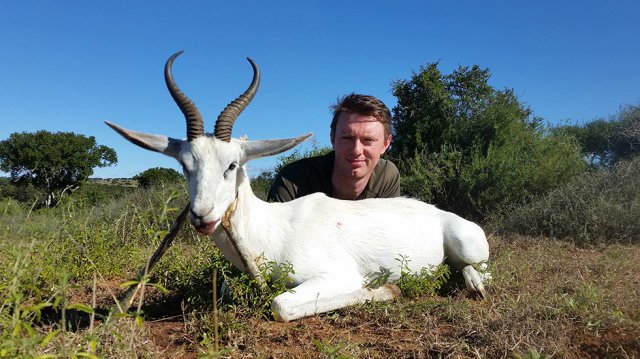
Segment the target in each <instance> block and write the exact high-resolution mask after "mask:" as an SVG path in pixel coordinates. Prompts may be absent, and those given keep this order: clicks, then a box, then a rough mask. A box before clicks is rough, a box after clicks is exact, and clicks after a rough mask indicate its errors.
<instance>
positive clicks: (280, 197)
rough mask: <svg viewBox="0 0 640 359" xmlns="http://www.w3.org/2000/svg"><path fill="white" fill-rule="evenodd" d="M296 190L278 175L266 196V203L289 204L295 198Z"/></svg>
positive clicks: (290, 183)
mask: <svg viewBox="0 0 640 359" xmlns="http://www.w3.org/2000/svg"><path fill="white" fill-rule="evenodd" d="M296 193H297V188H296V186H295V185H294V184H293V183H292V182H291V181H289V180H287V179H286V178H284V177H282V174H280V173H278V175H277V176H276V179H275V180H274V181H273V184H272V185H271V188H270V189H269V194H268V195H267V201H269V202H289V201H291V200H293V199H295V198H296Z"/></svg>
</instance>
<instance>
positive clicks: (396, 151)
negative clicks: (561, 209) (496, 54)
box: [389, 64, 585, 219]
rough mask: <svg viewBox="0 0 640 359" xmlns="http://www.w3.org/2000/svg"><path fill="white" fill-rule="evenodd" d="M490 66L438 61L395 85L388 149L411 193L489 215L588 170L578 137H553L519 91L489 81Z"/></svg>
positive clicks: (470, 214) (457, 209)
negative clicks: (442, 65) (447, 69)
mask: <svg viewBox="0 0 640 359" xmlns="http://www.w3.org/2000/svg"><path fill="white" fill-rule="evenodd" d="M489 77H490V72H489V70H488V69H480V68H479V67H478V66H474V67H472V68H469V67H460V68H458V69H457V70H455V71H454V72H453V73H452V74H450V75H443V74H442V73H440V71H439V70H438V68H437V64H430V65H429V66H427V67H423V68H421V69H420V72H419V73H414V74H413V76H412V77H411V79H409V80H403V81H396V82H394V84H393V93H394V95H395V96H396V97H397V98H398V104H397V106H396V107H394V109H393V112H394V119H393V129H394V136H395V137H394V142H393V143H392V146H391V148H390V151H389V156H390V157H391V159H393V160H394V161H395V162H396V164H397V165H398V168H399V169H400V172H401V175H402V182H401V188H402V192H403V194H404V195H408V196H411V197H415V198H418V199H421V200H423V201H426V202H430V203H434V204H436V205H437V206H439V207H441V208H443V209H446V210H450V211H453V212H456V213H458V214H461V215H464V216H467V217H472V218H478V219H480V218H483V217H485V216H487V215H488V214H489V213H490V212H491V211H493V210H494V209H496V208H498V207H500V206H503V205H505V204H507V203H523V202H525V201H527V200H529V199H530V198H532V197H533V196H536V195H539V194H541V193H544V192H546V191H548V190H550V189H552V188H554V187H556V186H558V185H560V184H562V183H565V182H566V181H568V180H569V179H570V178H571V177H573V176H575V175H576V174H579V173H582V172H583V171H584V169H585V164H584V160H583V159H582V158H581V154H580V151H579V147H578V144H577V140H576V139H575V137H574V136H571V135H568V134H564V133H551V132H550V131H548V130H547V129H546V128H544V126H542V124H541V119H540V118H537V117H535V116H533V112H532V111H531V110H530V109H529V108H527V107H526V106H525V105H524V104H522V103H520V101H519V100H518V98H517V97H516V96H515V94H514V91H513V90H509V89H505V90H496V89H494V88H493V87H491V86H490V85H489V84H488V80H489Z"/></svg>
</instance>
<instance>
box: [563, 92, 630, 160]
mask: <svg viewBox="0 0 640 359" xmlns="http://www.w3.org/2000/svg"><path fill="white" fill-rule="evenodd" d="M554 131H555V132H557V133H562V134H567V135H570V136H573V137H575V138H576V139H577V141H578V143H579V144H580V148H581V151H582V154H583V155H584V157H585V158H586V160H587V161H588V162H589V164H590V165H591V167H593V168H607V169H611V168H613V167H614V165H615V164H616V163H617V162H618V161H620V160H625V159H629V158H631V157H633V156H634V155H636V154H638V153H640V106H637V105H635V106H623V107H621V108H620V111H618V113H617V114H615V115H613V116H611V117H610V118H609V119H608V120H605V119H603V118H599V119H596V120H593V121H591V122H587V123H585V124H582V125H569V126H559V127H558V128H556V129H554Z"/></svg>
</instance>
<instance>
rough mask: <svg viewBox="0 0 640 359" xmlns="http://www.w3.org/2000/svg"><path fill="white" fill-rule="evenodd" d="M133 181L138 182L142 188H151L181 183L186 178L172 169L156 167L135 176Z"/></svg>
mask: <svg viewBox="0 0 640 359" xmlns="http://www.w3.org/2000/svg"><path fill="white" fill-rule="evenodd" d="M133 179H134V180H136V181H138V185H139V186H140V187H143V188H149V187H153V186H158V185H162V184H169V183H180V182H182V181H183V180H184V177H182V175H181V174H180V172H178V171H176V170H174V169H172V168H163V167H154V168H149V169H148V170H145V171H142V172H140V173H139V174H137V175H135V176H133Z"/></svg>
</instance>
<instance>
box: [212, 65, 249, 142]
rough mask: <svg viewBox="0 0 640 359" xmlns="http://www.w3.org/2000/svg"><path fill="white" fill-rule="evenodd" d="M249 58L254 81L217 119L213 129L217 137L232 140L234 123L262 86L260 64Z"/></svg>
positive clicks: (226, 140) (227, 140)
mask: <svg viewBox="0 0 640 359" xmlns="http://www.w3.org/2000/svg"><path fill="white" fill-rule="evenodd" d="M247 60H249V63H251V66H252V67H253V81H251V85H249V88H247V90H246V91H245V92H244V93H243V94H242V95H240V96H239V97H238V98H237V99H235V100H233V101H232V102H231V103H229V104H228V105H227V107H225V109H224V110H222V112H221V113H220V115H219V116H218V120H217V121H216V126H215V130H214V131H213V134H214V136H216V138H217V139H219V140H222V141H225V142H230V141H231V131H232V130H233V123H234V122H235V121H236V119H237V118H238V116H239V115H240V113H241V112H242V111H243V110H244V109H245V107H247V105H249V102H251V100H252V99H253V97H254V96H255V95H256V92H258V86H260V70H258V65H256V63H255V62H253V60H251V59H250V58H248V57H247Z"/></svg>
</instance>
